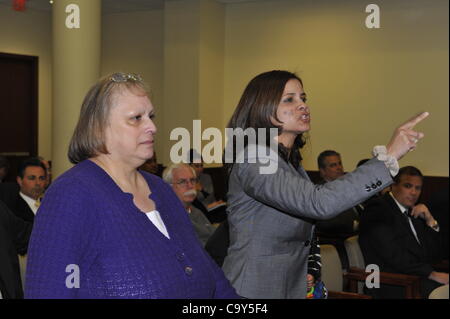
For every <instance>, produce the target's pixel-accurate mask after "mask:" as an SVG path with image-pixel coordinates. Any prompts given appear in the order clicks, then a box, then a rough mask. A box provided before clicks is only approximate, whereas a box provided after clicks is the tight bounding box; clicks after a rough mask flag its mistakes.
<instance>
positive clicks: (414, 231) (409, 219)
mask: <svg viewBox="0 0 450 319" xmlns="http://www.w3.org/2000/svg"><path fill="white" fill-rule="evenodd" d="M403 215H405V217H406V218H407V220H408V223H409V227H410V228H411V231H412V233H413V235H414V237H415V238H416V240H417V242H418V243H419V245H420V240H419V237H417V232H416V229H415V228H414V225H413V223H412V220H411V217H410V216H411V209H408V210H405V212H404V213H403Z"/></svg>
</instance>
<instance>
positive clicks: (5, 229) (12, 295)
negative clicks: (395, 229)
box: [0, 201, 32, 299]
mask: <svg viewBox="0 0 450 319" xmlns="http://www.w3.org/2000/svg"><path fill="white" fill-rule="evenodd" d="M31 228H32V224H31V223H28V222H25V221H24V220H22V219H20V218H18V217H16V216H15V215H14V214H13V213H12V212H11V211H10V210H9V209H8V207H7V206H6V205H5V204H4V203H2V202H1V201H0V298H3V299H17V298H23V290H22V282H21V279H20V269H19V259H18V257H17V254H21V255H23V254H25V253H26V251H27V247H28V241H29V239H30V235H31Z"/></svg>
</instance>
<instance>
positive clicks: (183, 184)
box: [173, 178, 198, 187]
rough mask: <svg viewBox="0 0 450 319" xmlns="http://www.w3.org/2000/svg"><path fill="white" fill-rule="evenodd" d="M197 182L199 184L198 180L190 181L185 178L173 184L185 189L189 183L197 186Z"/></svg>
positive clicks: (191, 179) (192, 179)
mask: <svg viewBox="0 0 450 319" xmlns="http://www.w3.org/2000/svg"><path fill="white" fill-rule="evenodd" d="M197 182H198V178H190V179H184V178H183V179H180V180H179V181H178V182H176V183H173V184H176V185H179V186H183V187H185V186H187V184H188V183H191V184H192V185H195V184H197Z"/></svg>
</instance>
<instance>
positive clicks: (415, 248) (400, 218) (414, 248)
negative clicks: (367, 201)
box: [385, 194, 422, 256]
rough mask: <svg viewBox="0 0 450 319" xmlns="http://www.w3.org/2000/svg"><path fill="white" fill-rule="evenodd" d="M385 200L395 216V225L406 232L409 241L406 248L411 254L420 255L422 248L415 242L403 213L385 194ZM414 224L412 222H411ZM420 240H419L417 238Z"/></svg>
mask: <svg viewBox="0 0 450 319" xmlns="http://www.w3.org/2000/svg"><path fill="white" fill-rule="evenodd" d="M385 196H386V199H387V202H388V203H389V206H390V207H391V209H392V211H393V213H394V214H395V219H396V224H399V225H401V226H402V228H403V231H405V232H407V233H408V235H409V237H410V240H409V243H410V244H409V245H408V248H409V250H410V251H411V252H412V253H415V254H416V255H420V256H421V255H422V247H421V245H420V244H419V243H418V242H417V239H416V237H415V236H414V234H413V232H412V229H411V226H410V224H409V221H408V218H406V217H405V215H404V213H403V212H402V211H401V210H400V208H399V207H398V205H397V203H396V202H395V201H394V199H393V198H392V196H391V195H389V194H386V195H385ZM413 224H414V221H413ZM414 227H415V229H416V232H417V228H416V226H415V225H414ZM417 234H419V233H418V232H417ZM419 240H420V238H419Z"/></svg>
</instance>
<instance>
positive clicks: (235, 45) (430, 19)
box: [0, 0, 449, 176]
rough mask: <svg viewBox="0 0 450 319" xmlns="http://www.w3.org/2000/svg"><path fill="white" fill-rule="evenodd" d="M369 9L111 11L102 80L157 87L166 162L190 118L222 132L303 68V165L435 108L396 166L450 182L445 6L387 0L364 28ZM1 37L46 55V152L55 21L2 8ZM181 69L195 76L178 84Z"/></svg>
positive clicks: (190, 4) (14, 47)
mask: <svg viewBox="0 0 450 319" xmlns="http://www.w3.org/2000/svg"><path fill="white" fill-rule="evenodd" d="M368 3H370V2H367V3H366V2H365V1H361V0H340V1H331V0H317V1H314V2H312V1H299V0H277V1H275V0H269V1H262V2H249V3H236V4H228V5H226V6H224V5H214V4H212V3H211V2H208V1H205V0H183V1H169V2H167V3H166V8H165V9H164V10H153V11H146V12H132V13H122V14H108V15H104V16H103V21H102V32H103V35H102V61H101V63H102V65H101V73H102V75H105V74H107V73H110V72H113V71H117V70H123V71H130V72H137V73H140V74H142V75H143V77H144V79H145V80H146V81H147V82H148V83H149V84H150V88H151V91H152V93H153V96H152V101H153V103H154V104H155V107H156V110H157V119H156V124H157V126H158V128H159V133H158V137H157V143H156V151H157V153H158V154H161V155H162V156H161V157H160V156H158V158H159V159H161V160H162V161H163V162H164V163H166V164H167V162H168V160H169V159H168V156H167V155H168V154H169V151H170V145H171V144H173V142H170V141H169V140H168V134H169V132H170V129H171V128H174V127H178V126H185V127H186V128H188V129H189V130H191V126H192V119H196V118H201V119H202V121H203V123H204V125H203V128H206V127H207V126H217V127H218V128H219V129H220V130H221V131H222V132H223V129H224V127H225V124H226V123H227V121H228V119H229V117H230V115H231V113H232V112H233V110H234V107H235V105H236V104H237V101H238V99H239V97H240V95H241V93H242V91H243V89H244V87H245V85H246V84H247V83H248V81H249V80H250V79H251V78H252V77H253V76H255V75H256V74H258V73H260V72H263V71H267V70H271V69H278V68H279V69H288V70H291V71H295V72H297V73H298V74H299V75H300V76H301V77H302V78H303V80H304V84H305V89H306V91H307V93H308V94H309V102H310V104H311V107H312V118H313V122H312V131H311V133H310V139H309V142H308V144H307V146H306V148H305V149H304V151H303V153H304V157H305V166H306V168H307V169H316V163H315V161H316V157H317V155H318V154H319V153H320V152H321V151H322V150H324V149H327V148H332V149H336V150H337V151H339V152H340V153H341V154H342V155H343V160H344V165H345V167H346V169H347V170H351V169H353V167H354V166H355V165H356V163H357V161H358V160H359V159H361V158H364V157H368V156H370V150H371V147H372V145H375V144H382V143H386V141H387V140H388V139H389V137H390V135H391V132H392V129H393V127H394V126H396V125H397V124H398V123H399V122H401V121H403V120H405V119H406V118H408V117H409V116H411V115H413V114H415V113H417V112H418V111H421V110H428V111H430V112H431V116H430V117H429V118H428V119H427V120H426V121H425V122H424V123H422V124H420V125H419V128H420V129H421V130H422V131H424V132H425V134H426V138H425V140H424V141H423V142H422V143H421V144H420V147H419V148H418V150H416V151H414V152H413V153H411V154H409V155H408V156H407V157H406V158H405V159H403V160H402V161H401V163H400V164H401V165H407V164H413V165H416V166H418V167H419V168H421V169H422V170H423V171H424V173H425V174H427V175H441V176H448V154H449V149H448V144H449V141H448V134H449V132H448V127H449V125H448V116H449V114H448V105H449V104H448V102H449V101H448V84H449V83H448V1H447V0H433V1H426V0H394V1H392V0H389V1H388V0H379V1H377V2H376V3H377V4H378V5H379V6H380V8H381V28H380V29H378V30H373V29H372V30H369V29H367V28H365V26H364V21H365V18H366V16H367V15H368V14H367V13H365V12H364V9H365V5H366V4H368ZM223 7H225V10H223ZM184 8H188V9H190V10H191V9H193V8H194V9H195V10H197V12H192V10H191V11H189V10H188V11H186V10H184ZM205 13H208V14H206V15H205ZM190 22H192V23H190ZM177 25H182V27H183V29H182V30H180V29H177V27H176V26H177ZM199 29H200V30H199ZM0 39H1V40H0V51H2V52H8V53H18V54H29V55H37V56H39V153H40V154H41V155H43V156H44V157H50V156H51V125H49V123H50V122H51V121H52V117H51V14H50V13H43V12H36V11H32V10H28V11H25V12H23V13H17V12H14V11H13V10H11V8H10V7H9V6H0ZM182 73H185V74H191V75H193V76H192V77H188V78H186V77H185V76H183V77H180V79H179V80H176V79H177V74H182ZM174 79H175V80H174ZM169 142H170V143H169Z"/></svg>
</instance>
